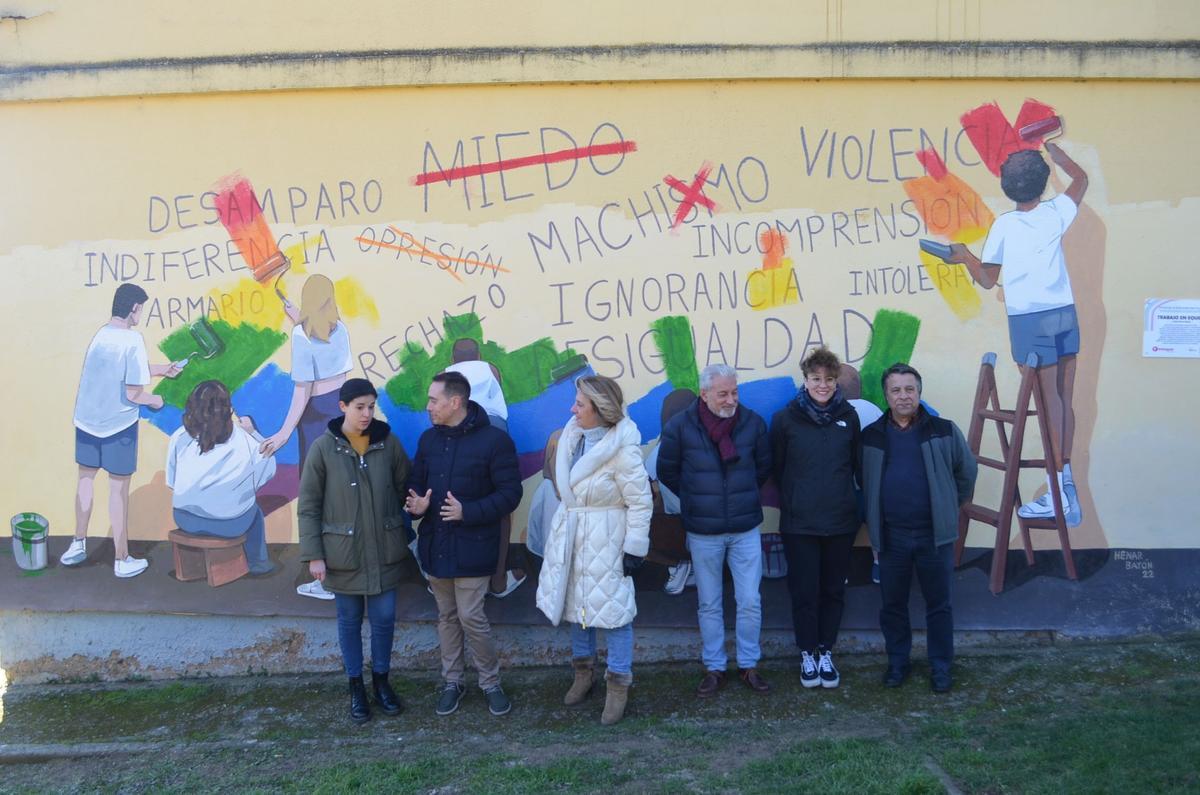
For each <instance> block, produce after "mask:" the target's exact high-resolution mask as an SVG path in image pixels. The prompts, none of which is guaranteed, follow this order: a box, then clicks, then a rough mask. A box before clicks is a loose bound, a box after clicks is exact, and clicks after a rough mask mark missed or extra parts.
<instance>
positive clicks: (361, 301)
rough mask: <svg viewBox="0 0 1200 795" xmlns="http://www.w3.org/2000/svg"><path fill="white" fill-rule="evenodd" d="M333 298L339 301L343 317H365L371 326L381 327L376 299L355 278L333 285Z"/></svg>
mask: <svg viewBox="0 0 1200 795" xmlns="http://www.w3.org/2000/svg"><path fill="white" fill-rule="evenodd" d="M333 296H334V300H335V301H337V306H338V313H339V314H340V315H341V316H342V317H346V318H357V317H365V318H366V319H367V320H369V321H370V322H371V325H373V326H377V325H379V309H378V308H377V307H376V306H375V301H374V299H372V298H371V296H370V295H369V294H368V293H367V291H366V289H364V288H363V286H362V284H361V283H360V282H359V281H358V280H357V279H355V278H354V277H353V276H346V277H345V278H342V279H338V280H337V281H336V282H334V283H333Z"/></svg>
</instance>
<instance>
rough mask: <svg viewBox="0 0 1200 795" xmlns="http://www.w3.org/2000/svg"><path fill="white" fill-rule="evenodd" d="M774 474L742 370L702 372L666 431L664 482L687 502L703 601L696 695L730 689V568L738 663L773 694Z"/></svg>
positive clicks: (755, 684)
mask: <svg viewBox="0 0 1200 795" xmlns="http://www.w3.org/2000/svg"><path fill="white" fill-rule="evenodd" d="M770 474H771V448H770V445H769V443H768V441H767V424H766V423H765V422H763V420H762V417H760V416H758V415H757V414H755V413H754V412H753V411H751V410H750V409H748V408H746V407H744V406H739V405H738V391H737V371H736V370H734V369H733V368H732V367H729V366H727V365H723V364H714V365H710V366H708V367H705V368H704V371H703V372H702V373H700V399H699V400H697V401H696V402H695V403H693V404H692V405H691V406H690V407H688V408H687V409H685V410H683V411H681V412H679V413H678V414H676V415H675V416H674V417H672V418H671V420H670V421H669V422H668V423H667V425H666V427H664V428H663V431H662V441H661V443H660V447H659V453H658V478H659V480H660V481H662V484H663V485H664V486H666V487H667V488H668V489H670V490H671V491H672V492H674V493H675V494H678V495H679V505H680V511H681V516H682V518H683V527H684V529H685V530H686V531H687V544H688V550H689V551H690V552H691V553H692V567H693V569H694V570H695V572H696V592H697V596H698V597H699V602H700V610H699V618H700V639H701V642H702V644H703V647H704V649H703V654H702V655H701V660H702V661H703V663H704V668H705V674H704V678H703V679H702V680H701V682H700V687H699V688H698V689H697V691H696V695H698V696H699V697H701V698H710V697H712V696H714V695H716V693H717V691H718V690H720V689H721V687H722V686H723V685H724V684H725V667H726V665H727V664H728V660H727V659H726V656H725V618H724V610H723V608H722V604H721V603H722V597H723V590H724V587H723V579H724V569H725V561H726V560H727V559H728V561H729V570H730V572H732V573H733V586H734V596H735V598H736V599H737V657H738V661H737V662H738V669H739V674H740V676H741V678H742V681H743V682H745V683H746V685H747V686H748V687H750V689H752V690H754V691H755V692H757V693H766V692H768V691H769V690H770V686H769V685H768V684H767V682H766V681H765V680H764V679H763V678H762V677H761V676H759V674H758V670H757V667H756V666H757V665H758V660H759V657H760V656H761V649H760V648H759V632H760V629H761V626H762V600H761V598H760V597H759V593H758V586H759V583H760V582H761V580H762V540H761V539H760V537H759V529H758V528H759V525H761V524H762V520H763V512H762V500H761V499H760V497H759V488H761V487H762V484H763V483H765V482H766V480H767V478H768V477H769V476H770Z"/></svg>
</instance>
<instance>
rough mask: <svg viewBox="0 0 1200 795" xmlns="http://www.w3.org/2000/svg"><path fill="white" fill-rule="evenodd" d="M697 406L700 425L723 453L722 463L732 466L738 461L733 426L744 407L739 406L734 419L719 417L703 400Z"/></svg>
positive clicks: (734, 413)
mask: <svg viewBox="0 0 1200 795" xmlns="http://www.w3.org/2000/svg"><path fill="white" fill-rule="evenodd" d="M697 404H698V405H699V407H700V424H701V425H703V426H704V430H706V431H708V436H709V438H710V439H712V440H713V444H715V445H716V446H717V450H718V451H719V452H720V453H721V462H722V463H725V464H732V463H733V462H734V461H737V460H738V453H737V447H735V446H734V444H733V426H734V425H735V424H736V423H737V418H738V412H740V411H741V410H742V407H741V406H738V407H737V409H736V410H735V411H734V412H733V416H732V417H718V416H717V415H716V414H713V413H712V411H711V410H710V409H709V408H708V404H706V403H705V402H704V401H703V400H699V401H697Z"/></svg>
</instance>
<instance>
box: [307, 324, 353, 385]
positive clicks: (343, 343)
mask: <svg viewBox="0 0 1200 795" xmlns="http://www.w3.org/2000/svg"><path fill="white" fill-rule="evenodd" d="M353 367H354V361H353V359H352V358H351V356H350V333H349V332H347V331H346V327H345V326H344V325H342V321H340V320H339V321H338V322H337V325H336V326H334V327H333V331H332V332H331V333H330V335H329V341H328V342H321V341H320V340H314V339H310V338H309V336H308V335H307V334H305V333H304V326H302V325H300V324H298V323H297V324H296V326H295V328H293V329H292V380H293V381H295V382H297V383H300V382H303V381H323V380H324V379H326V378H333V377H334V376H335V375H341V374H342V373H348V372H350V370H351V369H352V368H353Z"/></svg>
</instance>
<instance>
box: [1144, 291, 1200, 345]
mask: <svg viewBox="0 0 1200 795" xmlns="http://www.w3.org/2000/svg"><path fill="white" fill-rule="evenodd" d="M1142 326H1143V328H1142V356H1150V357H1158V358H1169V359H1197V358H1200V299H1186V298H1175V299H1169V298H1147V299H1146V309H1145V313H1144V317H1143V323H1142Z"/></svg>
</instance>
